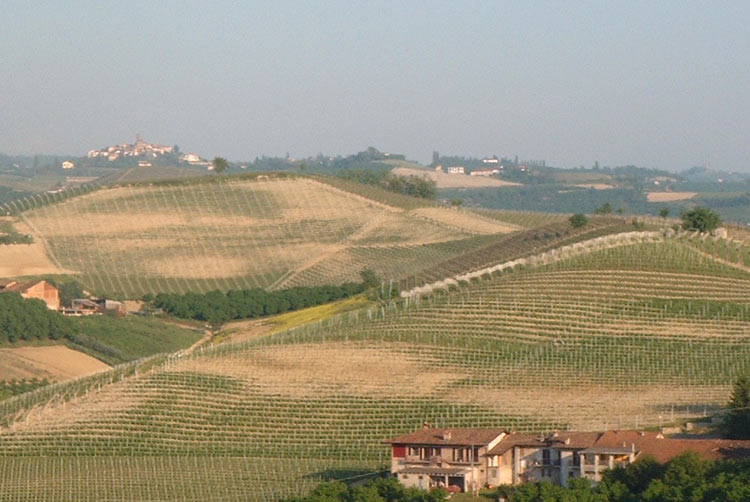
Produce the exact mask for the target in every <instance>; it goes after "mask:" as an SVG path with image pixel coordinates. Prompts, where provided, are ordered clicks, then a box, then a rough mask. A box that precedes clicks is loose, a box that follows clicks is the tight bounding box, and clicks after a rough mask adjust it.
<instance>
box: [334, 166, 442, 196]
mask: <svg viewBox="0 0 750 502" xmlns="http://www.w3.org/2000/svg"><path fill="white" fill-rule="evenodd" d="M336 176H338V177H339V178H343V179H346V180H350V181H356V182H357V183H362V184H364V185H375V186H379V187H381V188H384V189H386V190H389V191H391V192H396V193H400V194H403V195H411V196H412V197H420V198H422V199H435V198H437V184H436V183H435V181H434V180H431V179H429V178H426V177H421V176H414V175H410V176H400V175H398V174H393V173H390V172H388V171H385V170H376V169H343V170H341V171H340V172H338V173H336Z"/></svg>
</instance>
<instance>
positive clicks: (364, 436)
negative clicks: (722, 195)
mask: <svg viewBox="0 0 750 502" xmlns="http://www.w3.org/2000/svg"><path fill="white" fill-rule="evenodd" d="M703 244H705V245H706V246H707V245H708V244H706V243H705V242H704V243H703ZM717 245H718V244H717ZM720 253H721V251H718V252H717V254H716V255H712V253H710V252H708V251H705V250H703V249H698V248H697V247H696V246H695V243H694V242H693V241H692V240H690V238H689V237H687V236H679V237H674V238H668V239H666V238H660V237H658V236H653V234H651V235H650V236H649V237H648V238H645V239H643V240H642V242H639V241H634V242H631V243H622V244H621V245H616V246H612V247H610V248H603V249H595V250H592V251H590V252H587V253H581V254H578V255H576V256H571V257H569V258H564V257H563V258H562V259H560V260H558V261H555V262H551V263H547V264H543V265H539V266H524V267H518V268H515V269H513V270H506V271H504V272H502V273H498V274H495V275H494V276H492V277H491V278H488V279H485V280H478V281H472V282H470V283H469V284H467V285H463V286H460V287H459V288H458V289H457V290H454V291H445V292H439V293H433V295H432V296H431V297H423V298H421V299H419V300H418V301H417V300H416V299H413V300H412V301H410V302H409V303H408V305H404V304H402V305H400V306H397V305H392V306H388V307H385V306H383V307H380V308H376V309H370V310H358V311H350V312H345V313H343V314H341V315H340V316H337V317H333V318H330V319H328V320H325V321H322V322H320V323H313V324H307V325H304V326H301V327H298V328H295V329H293V330H290V331H285V332H281V333H277V334H269V335H261V336H258V337H254V338H252V339H249V340H247V341H244V342H240V343H234V344H221V345H215V346H211V347H207V348H204V349H200V350H198V351H195V352H193V353H192V354H190V355H183V356H180V355H175V356H158V357H155V358H151V359H148V360H142V361H139V362H136V363H131V364H130V365H128V366H121V367H118V368H115V369H114V370H112V371H111V372H110V373H109V374H101V375H96V376H93V377H89V378H87V379H82V380H78V381H75V382H71V383H68V384H60V385H57V386H50V387H48V388H43V389H40V390H39V391H35V392H32V393H28V394H26V395H23V396H19V397H17V398H13V399H10V400H8V401H6V402H5V403H3V404H0V427H2V433H1V434H0V456H2V457H3V458H2V459H0V483H2V486H13V487H15V488H16V489H17V490H19V491H17V492H15V491H14V492H13V493H21V494H23V496H22V497H18V498H13V495H4V496H5V498H4V499H3V498H1V496H0V500H19V499H30V500H35V499H37V500H42V499H44V500H72V499H75V500H132V499H143V498H151V499H177V498H179V499H181V500H198V499H200V500H204V501H210V500H278V499H279V498H280V497H283V496H288V495H289V494H291V493H294V492H299V491H303V490H305V489H306V488H307V487H309V486H310V485H311V484H313V483H315V482H316V481H317V480H319V479H322V478H325V477H328V476H334V477H336V476H338V477H348V476H352V475H356V474H358V473H360V472H361V471H362V470H372V471H375V470H378V469H379V468H381V467H382V466H383V465H384V464H386V463H387V461H388V458H389V451H388V448H387V447H386V446H385V445H383V444H382V440H383V439H385V438H388V437H390V436H393V435H395V434H398V433H402V432H406V431H410V430H413V429H415V428H417V427H420V426H421V424H422V422H423V421H425V420H427V421H429V422H431V423H432V424H435V425H444V426H460V425H464V426H477V427H478V426H490V425H492V426H505V427H508V428H513V429H516V430H519V431H521V430H534V431H539V430H547V431H548V430H551V429H553V428H566V427H569V428H576V429H584V430H586V429H588V430H600V429H604V428H626V427H628V428H629V427H644V426H657V425H659V424H662V423H667V422H671V421H678V420H680V419H683V418H694V417H696V416H702V415H704V414H705V413H712V412H716V411H717V410H719V409H720V407H721V406H722V405H723V404H724V403H725V402H726V401H727V399H728V396H729V391H730V387H731V383H732V381H733V380H734V379H735V378H736V377H737V375H739V374H741V373H743V372H744V373H747V372H750V272H748V271H745V270H743V269H742V268H739V267H737V266H736V265H739V264H738V263H734V262H731V261H730V260H726V259H723V258H720V257H719V254H720ZM714 256H716V257H714ZM725 262H727V263H725ZM92 469H101V472H103V473H106V474H104V475H102V476H92V475H89V474H88V472H89V471H90V470H92ZM118 488H119V489H118Z"/></svg>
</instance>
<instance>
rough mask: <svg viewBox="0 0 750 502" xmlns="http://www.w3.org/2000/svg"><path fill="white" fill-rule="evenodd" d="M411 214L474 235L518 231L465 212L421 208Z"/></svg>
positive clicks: (511, 226) (438, 208)
mask: <svg viewBox="0 0 750 502" xmlns="http://www.w3.org/2000/svg"><path fill="white" fill-rule="evenodd" d="M411 214H415V215H417V216H420V217H422V218H427V219H430V220H433V221H436V222H438V223H442V224H444V225H450V226H452V227H458V228H460V229H461V230H465V231H467V232H471V233H474V234H506V233H509V232H513V231H515V230H518V227H516V226H514V225H510V224H507V223H502V222H500V221H497V220H493V219H490V218H486V217H484V216H480V215H478V214H473V213H469V212H467V211H457V210H452V209H447V208H441V207H422V208H419V209H414V210H413V211H411Z"/></svg>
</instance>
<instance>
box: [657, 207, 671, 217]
mask: <svg viewBox="0 0 750 502" xmlns="http://www.w3.org/2000/svg"><path fill="white" fill-rule="evenodd" d="M659 216H661V217H662V218H666V217H667V216H669V208H668V207H666V206H665V207H663V208H661V209H660V210H659Z"/></svg>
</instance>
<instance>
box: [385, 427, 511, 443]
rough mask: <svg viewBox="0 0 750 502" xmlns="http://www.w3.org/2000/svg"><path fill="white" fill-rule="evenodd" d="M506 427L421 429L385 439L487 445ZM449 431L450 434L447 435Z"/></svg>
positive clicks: (398, 441) (399, 441)
mask: <svg viewBox="0 0 750 502" xmlns="http://www.w3.org/2000/svg"><path fill="white" fill-rule="evenodd" d="M505 432H506V431H505V429H474V428H461V427H459V428H452V427H451V428H430V429H420V430H418V431H416V432H411V433H409V434H404V435H402V436H398V437H395V438H393V439H388V440H387V441H385V442H386V443H390V444H419V445H436V446H440V445H446V446H457V445H467V446H468V445H473V446H479V445H486V444H488V443H489V442H490V441H492V440H493V439H495V438H496V437H498V436H499V435H501V434H503V433H505ZM445 433H448V434H449V435H446V434H445Z"/></svg>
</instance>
